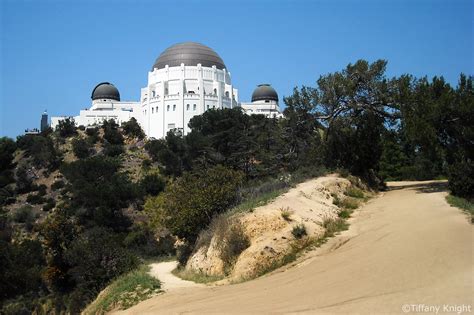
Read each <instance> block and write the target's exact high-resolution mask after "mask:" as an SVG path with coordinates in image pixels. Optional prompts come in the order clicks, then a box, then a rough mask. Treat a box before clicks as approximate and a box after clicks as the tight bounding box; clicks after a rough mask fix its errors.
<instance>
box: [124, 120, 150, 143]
mask: <svg viewBox="0 0 474 315" xmlns="http://www.w3.org/2000/svg"><path fill="white" fill-rule="evenodd" d="M122 128H123V131H124V133H125V134H126V135H127V136H129V137H134V138H138V139H143V138H145V133H144V132H143V130H142V128H141V127H140V125H139V124H138V122H137V120H136V119H135V118H134V117H132V118H131V119H130V120H129V121H127V122H124V123H122Z"/></svg>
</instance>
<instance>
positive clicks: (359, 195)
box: [344, 187, 364, 199]
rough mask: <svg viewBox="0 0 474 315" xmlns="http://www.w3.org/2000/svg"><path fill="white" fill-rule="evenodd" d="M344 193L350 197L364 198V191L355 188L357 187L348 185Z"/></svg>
mask: <svg viewBox="0 0 474 315" xmlns="http://www.w3.org/2000/svg"><path fill="white" fill-rule="evenodd" d="M344 195H346V196H349V197H352V198H358V199H361V198H364V192H363V191H362V190H361V189H359V188H357V187H349V188H348V189H347V190H346V191H345V192H344Z"/></svg>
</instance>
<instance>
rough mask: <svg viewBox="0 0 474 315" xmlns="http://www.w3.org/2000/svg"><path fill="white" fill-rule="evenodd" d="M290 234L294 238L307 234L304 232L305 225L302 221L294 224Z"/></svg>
mask: <svg viewBox="0 0 474 315" xmlns="http://www.w3.org/2000/svg"><path fill="white" fill-rule="evenodd" d="M291 234H292V235H293V236H294V237H295V238H296V239H300V238H302V237H303V236H306V235H307V233H306V227H305V226H304V224H303V223H301V224H297V225H295V226H294V227H293V228H292V229H291Z"/></svg>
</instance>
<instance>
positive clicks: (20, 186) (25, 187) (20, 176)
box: [16, 163, 34, 193]
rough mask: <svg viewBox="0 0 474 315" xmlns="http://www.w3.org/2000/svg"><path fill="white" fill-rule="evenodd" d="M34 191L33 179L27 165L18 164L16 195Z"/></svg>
mask: <svg viewBox="0 0 474 315" xmlns="http://www.w3.org/2000/svg"><path fill="white" fill-rule="evenodd" d="M33 189H34V184H33V179H32V176H31V174H30V173H29V169H28V166H27V164H26V163H25V164H20V165H19V166H18V168H17V170H16V190H17V192H18V193H27V192H30V191H32V190H33Z"/></svg>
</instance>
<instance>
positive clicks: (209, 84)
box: [51, 42, 281, 138]
mask: <svg viewBox="0 0 474 315" xmlns="http://www.w3.org/2000/svg"><path fill="white" fill-rule="evenodd" d="M91 98H92V106H91V107H90V108H89V109H86V110H81V111H80V113H79V116H76V117H72V118H74V120H75V122H76V124H77V125H83V126H91V125H98V124H101V123H102V122H103V121H104V120H109V119H114V120H115V121H116V122H117V123H118V124H121V123H123V122H125V121H128V120H129V119H131V118H132V117H134V118H135V119H136V120H137V121H138V123H139V124H140V125H141V127H142V129H143V131H144V132H145V134H146V135H147V136H148V137H153V138H164V137H165V136H166V134H167V133H168V131H170V130H177V131H180V132H182V133H184V134H186V133H188V132H189V131H190V130H189V127H188V123H189V121H190V120H191V118H192V117H194V116H195V115H201V114H203V113H204V112H205V111H206V110H209V109H222V108H234V107H239V106H241V107H242V109H243V110H244V112H245V113H247V114H263V115H265V116H267V117H269V118H279V117H281V112H280V109H279V106H278V95H277V93H276V91H275V90H274V89H273V88H272V87H271V86H270V85H268V84H262V85H259V86H258V87H257V89H256V90H255V91H254V92H253V94H252V102H251V103H243V104H240V103H239V94H238V90H237V89H236V88H234V86H233V85H232V80H231V74H230V72H229V71H228V69H227V68H226V66H225V64H224V61H223V60H222V59H221V57H220V56H219V55H218V54H217V53H216V52H215V51H214V50H212V49H211V48H209V47H207V46H205V45H202V44H199V43H194V42H185V43H179V44H175V45H173V46H171V47H169V48H167V49H166V50H165V51H163V53H161V54H160V55H159V56H158V58H157V59H156V61H155V63H154V64H153V67H152V68H151V70H150V71H149V72H148V84H147V86H146V87H144V88H142V89H141V93H140V101H139V102H123V101H121V100H120V93H119V91H118V89H117V88H116V87H115V86H114V85H113V84H111V83H108V82H103V83H100V84H98V85H97V86H96V87H95V88H94V90H93V91H92V95H91ZM65 118H68V117H64V116H61V117H51V127H53V128H55V127H56V125H57V124H58V122H59V121H60V120H62V119H65Z"/></svg>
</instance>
